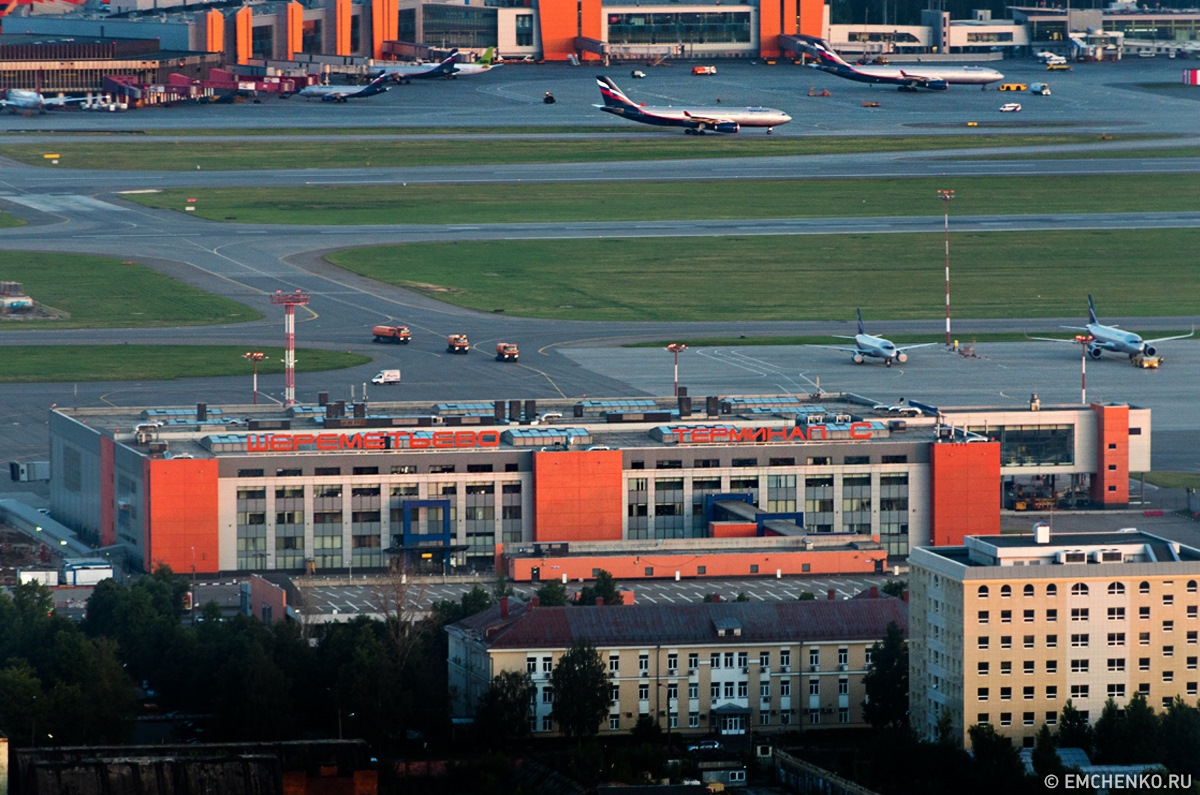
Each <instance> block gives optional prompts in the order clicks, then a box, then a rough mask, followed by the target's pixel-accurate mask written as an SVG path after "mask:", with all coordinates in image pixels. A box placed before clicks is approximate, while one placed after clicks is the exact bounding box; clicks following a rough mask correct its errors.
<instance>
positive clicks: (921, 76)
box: [796, 36, 1004, 91]
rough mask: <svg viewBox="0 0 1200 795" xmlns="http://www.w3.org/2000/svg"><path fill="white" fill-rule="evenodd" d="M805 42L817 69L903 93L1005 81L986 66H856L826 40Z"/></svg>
mask: <svg viewBox="0 0 1200 795" xmlns="http://www.w3.org/2000/svg"><path fill="white" fill-rule="evenodd" d="M796 38H797V39H801V40H802V41H803V46H804V48H805V51H806V54H808V55H812V56H814V57H815V58H816V59H817V63H815V64H812V66H813V68H814V69H820V70H822V71H824V72H829V73H830V74H833V75H837V76H838V77H844V78H846V79H847V80H857V81H858V82H860V83H885V84H887V85H893V86H896V87H897V88H899V89H900V90H901V91H916V90H917V89H918V88H928V89H932V90H934V91H945V90H946V89H947V88H949V87H950V85H951V84H958V85H972V86H982V85H987V84H988V83H995V82H996V81H997V80H1003V79H1004V75H1002V74H1000V73H999V72H997V71H996V70H995V69H987V68H985V67H982V66H948V65H944V64H943V65H933V64H913V65H912V66H876V65H869V66H852V65H850V64H848V63H846V62H845V61H844V60H842V58H841V57H840V56H839V55H838V54H837V53H836V52H834V51H833V48H831V47H830V46H829V45H828V44H827V43H826V42H825V41H824V39H819V38H817V37H815V36H797V37H796Z"/></svg>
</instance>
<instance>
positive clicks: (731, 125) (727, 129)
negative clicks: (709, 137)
mask: <svg viewBox="0 0 1200 795" xmlns="http://www.w3.org/2000/svg"><path fill="white" fill-rule="evenodd" d="M713 129H714V130H716V131H717V132H719V133H735V132H737V131H738V130H739V129H741V128H740V127H739V126H738V123H737V122H736V121H722V122H718V123H717V124H716V125H715V126H714V127H713Z"/></svg>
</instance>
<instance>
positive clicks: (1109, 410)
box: [1091, 403, 1129, 507]
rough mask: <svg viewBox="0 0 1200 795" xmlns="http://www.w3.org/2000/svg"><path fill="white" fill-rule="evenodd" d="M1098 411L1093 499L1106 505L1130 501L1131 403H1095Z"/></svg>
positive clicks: (1122, 504)
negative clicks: (1116, 404) (1102, 404)
mask: <svg viewBox="0 0 1200 795" xmlns="http://www.w3.org/2000/svg"><path fill="white" fill-rule="evenodd" d="M1092 411H1093V412H1095V413H1096V444H1097V446H1098V449H1097V450H1096V470H1097V471H1096V474H1095V475H1094V476H1092V493H1091V497H1092V501H1093V502H1098V503H1100V504H1101V505H1103V506H1105V507H1116V506H1125V505H1128V504H1129V407H1128V406H1100V405H1097V404H1095V403H1093V404H1092Z"/></svg>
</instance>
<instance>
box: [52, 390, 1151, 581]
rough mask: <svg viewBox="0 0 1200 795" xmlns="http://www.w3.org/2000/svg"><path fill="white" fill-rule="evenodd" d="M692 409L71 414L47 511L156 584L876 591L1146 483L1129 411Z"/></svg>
mask: <svg viewBox="0 0 1200 795" xmlns="http://www.w3.org/2000/svg"><path fill="white" fill-rule="evenodd" d="M322 397H324V396H322ZM691 400H692V399H691V398H689V397H686V396H681V397H679V398H675V397H668V398H657V399H650V398H636V399H624V400H587V399H584V400H578V401H574V400H554V401H537V402H535V401H524V402H522V401H515V400H513V401H507V402H505V401H495V402H493V403H441V404H436V405H432V406H431V405H430V404H428V403H380V402H372V403H370V404H365V403H359V404H353V405H350V406H347V405H346V404H345V402H344V401H339V402H336V403H329V402H327V401H325V400H321V399H319V400H318V404H319V405H301V404H296V405H293V406H291V407H288V408H284V407H280V406H248V405H241V406H226V407H209V406H206V405H204V404H197V405H196V406H195V407H194V408H190V407H189V408H173V409H167V408H146V409H137V408H119V407H118V408H111V407H102V408H71V409H65V408H59V409H55V410H53V411H51V413H50V455H51V484H50V504H51V510H52V512H53V515H54V516H55V518H56V519H58V520H59V521H60V522H62V523H63V524H65V525H67V526H68V527H71V528H72V529H74V530H76V531H77V532H79V533H80V534H81V536H82V537H83V538H84V539H86V540H88V541H90V542H91V543H94V544H97V545H102V546H106V547H107V546H112V545H119V546H122V547H124V548H125V549H126V551H127V553H128V555H129V557H130V559H131V563H132V564H133V565H135V566H140V567H141V568H143V569H145V570H152V569H153V568H155V567H156V566H158V565H159V564H163V563H165V564H168V565H170V566H171V567H172V569H174V570H176V571H183V572H186V571H195V572H197V573H206V574H207V573H218V572H220V573H234V572H250V571H253V572H263V571H271V570H281V571H289V572H301V571H329V570H339V571H344V570H346V569H350V570H351V571H353V570H354V569H363V570H367V569H381V568H383V567H386V566H389V565H406V566H412V567H413V568H414V569H417V570H422V569H428V570H433V571H438V572H443V571H448V570H453V569H457V568H461V567H471V568H475V569H484V570H486V569H492V568H493V567H495V569H496V570H498V571H502V572H505V573H506V574H508V575H509V576H510V577H511V578H512V579H514V580H518V581H537V580H549V579H579V578H590V577H592V576H594V574H595V573H596V572H597V571H598V570H600V569H604V570H607V571H609V572H611V573H613V574H614V575H615V576H618V577H620V578H622V579H637V578H664V577H668V578H669V577H704V576H708V577H730V576H748V575H755V574H757V575H762V576H782V575H784V574H788V575H792V574H805V573H812V574H819V573H830V572H838V573H851V572H880V571H883V570H884V567H885V565H886V563H887V558H888V557H889V556H892V557H902V556H906V555H907V554H908V551H909V549H910V548H913V547H916V546H921V545H933V546H946V545H955V544H961V543H962V539H963V537H964V536H966V535H989V534H991V535H994V534H997V533H999V531H1000V510H1001V500H1002V492H1003V491H1004V489H1005V488H1006V486H1005V483H1006V482H1008V483H1010V484H1011V481H1012V480H1013V479H1015V478H1020V479H1023V480H1030V479H1038V480H1044V481H1047V482H1052V481H1055V480H1057V482H1058V483H1059V484H1062V483H1064V482H1069V483H1071V485H1072V487H1073V488H1075V489H1082V490H1083V491H1079V492H1077V496H1078V498H1079V499H1080V500H1086V502H1087V504H1088V505H1089V506H1091V507H1100V508H1117V507H1125V506H1127V504H1128V501H1129V482H1128V479H1129V473H1130V471H1135V472H1136V471H1146V470H1148V469H1149V465H1150V411H1149V410H1148V409H1142V408H1136V407H1131V406H1128V405H1097V404H1092V405H1069V406H1052V407H1051V406H1040V405H1038V403H1037V401H1036V400H1031V401H1030V404H1029V405H1028V407H1022V408H1018V409H1015V410H1014V409H1012V408H988V407H976V408H971V407H933V406H928V405H923V404H920V403H911V402H910V403H908V404H905V405H904V407H903V410H904V411H905V412H907V413H908V415H907V416H903V417H900V416H898V414H899V409H900V407H895V406H893V407H889V406H882V405H878V404H875V403H873V402H872V401H871V400H869V399H866V398H862V397H860V396H856V395H853V394H829V393H822V394H819V395H815V396H814V395H765V396H729V397H715V396H714V397H709V398H703V399H698V401H697V408H698V411H697V412H695V413H693V411H692V404H691ZM917 410H920V412H921V414H920V416H913V415H914V414H915V412H916V411H917ZM1009 487H1011V485H1010V486H1009ZM1062 491H1067V489H1065V488H1063V489H1062ZM347 552H348V553H349V554H348V555H347V554H346V553H347Z"/></svg>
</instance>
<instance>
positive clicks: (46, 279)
mask: <svg viewBox="0 0 1200 795" xmlns="http://www.w3.org/2000/svg"><path fill="white" fill-rule="evenodd" d="M0 281H13V282H21V283H22V284H23V285H24V287H25V292H26V293H27V294H28V295H29V296H31V297H32V298H33V299H34V300H35V301H37V302H38V303H39V304H42V305H43V306H47V307H51V308H53V309H55V310H58V311H61V312H66V313H69V315H70V317H67V318H59V319H47V320H21V321H15V320H6V321H4V322H2V323H0V328H2V329H5V330H12V329H37V328H113V327H117V328H141V327H146V326H197V325H210V324H214V323H243V322H246V321H249V320H258V319H259V318H260V317H262V315H261V314H260V313H259V312H257V311H256V310H254V309H251V308H250V307H248V306H246V305H244V304H239V303H237V302H235V301H230V300H229V299H227V298H220V297H218V296H215V295H212V294H211V293H206V292H204V291H203V290H201V289H200V288H198V287H193V286H191V285H189V284H185V283H183V282H181V281H178V280H176V279H172V278H171V277H169V276H164V275H163V274H161V273H158V272H157V271H153V270H151V269H150V268H147V267H145V266H144V265H138V264H137V263H136V262H123V261H121V260H119V259H113V258H111V257H93V256H88V255H84V254H55V253H42V252H29V251H14V252H5V253H4V257H3V262H2V264H0Z"/></svg>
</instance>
